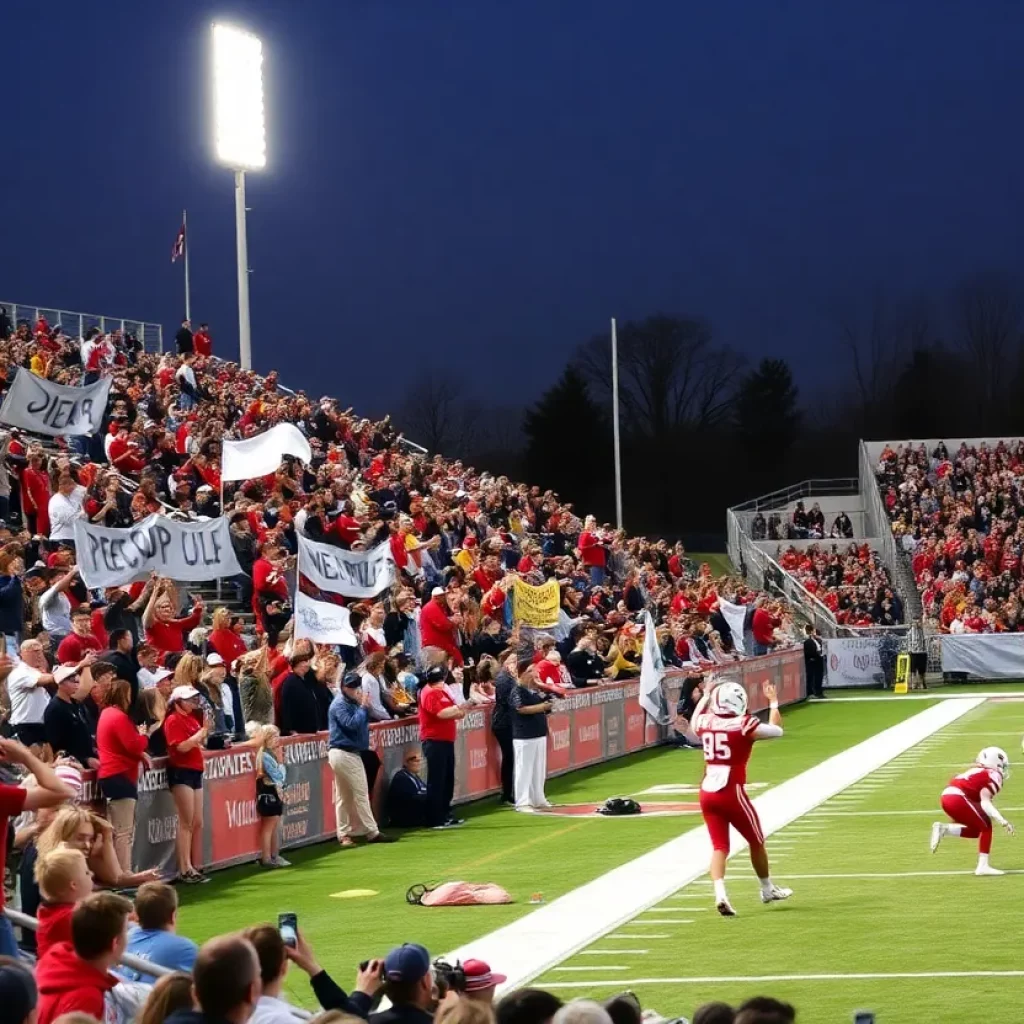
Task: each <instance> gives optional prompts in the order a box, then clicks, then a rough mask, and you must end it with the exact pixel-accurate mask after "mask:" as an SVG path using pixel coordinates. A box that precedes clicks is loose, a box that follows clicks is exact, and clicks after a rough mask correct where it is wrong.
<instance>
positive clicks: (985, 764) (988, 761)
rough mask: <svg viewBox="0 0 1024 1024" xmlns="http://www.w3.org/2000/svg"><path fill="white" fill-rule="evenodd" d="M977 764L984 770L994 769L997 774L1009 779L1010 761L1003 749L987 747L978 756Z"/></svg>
mask: <svg viewBox="0 0 1024 1024" xmlns="http://www.w3.org/2000/svg"><path fill="white" fill-rule="evenodd" d="M975 764H977V765H980V766H981V767H982V768H994V769H995V770H996V771H997V772H1002V774H1003V778H1004V779H1005V778H1008V777H1009V774H1010V759H1009V758H1008V757H1007V756H1006V751H1005V750H1003V748H1002V747H986V748H985V749H984V750H983V751H982V752H981V753H980V754H979V755H978V758H977V760H976V761H975Z"/></svg>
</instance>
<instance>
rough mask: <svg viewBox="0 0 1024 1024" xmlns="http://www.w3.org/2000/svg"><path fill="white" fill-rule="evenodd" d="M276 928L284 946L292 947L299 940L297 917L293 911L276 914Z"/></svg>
mask: <svg viewBox="0 0 1024 1024" xmlns="http://www.w3.org/2000/svg"><path fill="white" fill-rule="evenodd" d="M277 930H278V931H279V932H280V933H281V939H282V941H283V942H284V944H285V945H286V946H289V947H290V948H291V949H294V948H295V947H296V945H297V944H298V941H299V919H298V917H297V916H296V915H295V914H294V913H290V912H289V913H285V914H278V915H277Z"/></svg>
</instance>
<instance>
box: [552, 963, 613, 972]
mask: <svg viewBox="0 0 1024 1024" xmlns="http://www.w3.org/2000/svg"><path fill="white" fill-rule="evenodd" d="M625 969H626V968H625V967H617V966H612V965H611V964H605V965H604V967H556V968H554V970H556V971H563V972H565V973H568V972H570V971H624V970H625Z"/></svg>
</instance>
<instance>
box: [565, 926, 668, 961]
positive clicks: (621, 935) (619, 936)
mask: <svg viewBox="0 0 1024 1024" xmlns="http://www.w3.org/2000/svg"><path fill="white" fill-rule="evenodd" d="M608 938H609V939H643V940H644V942H646V941H647V940H648V939H674V938H676V936H675V935H627V934H626V933H625V932H616V933H615V934H614V935H609V936H608ZM556 970H557V968H556Z"/></svg>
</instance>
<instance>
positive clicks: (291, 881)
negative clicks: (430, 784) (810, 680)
mask: <svg viewBox="0 0 1024 1024" xmlns="http://www.w3.org/2000/svg"><path fill="white" fill-rule="evenodd" d="M927 706H928V702H925V701H906V702H900V701H898V700H891V701H884V702H874V703H863V704H861V703H857V704H852V703H851V704H841V703H836V704H833V705H829V704H827V703H824V704H818V705H810V706H803V707H799V708H796V709H794V710H792V711H790V712H788V713H787V714H786V727H787V736H786V739H785V741H784V742H779V743H776V744H764V745H763V748H762V749H760V750H758V751H757V754H756V758H755V762H754V766H753V772H752V775H751V780H752V781H756V782H760V783H765V784H771V785H774V784H776V783H779V782H782V781H784V780H785V779H787V778H791V777H792V776H794V775H797V774H799V773H800V772H802V771H805V770H806V769H808V768H811V767H813V766H814V765H815V764H817V763H819V762H820V761H822V760H823V759H825V758H826V757H829V756H831V755H832V754H834V753H837V752H839V751H841V750H844V749H845V748H847V747H849V746H851V745H853V744H855V743H858V742H860V741H861V740H863V739H866V738H867V737H869V736H871V735H873V734H875V733H877V732H879V731H880V730H882V729H884V728H887V727H888V726H890V725H893V724H895V723H896V722H898V721H901V720H903V719H905V718H908V717H910V716H911V715H914V714H917V713H918V712H919V711H921V710H923V709H924V708H925V707H927ZM701 766H702V760H701V758H700V755H699V753H698V752H696V751H684V750H675V749H660V750H656V751H649V752H645V753H643V754H638V755H633V756H631V757H629V758H624V759H622V760H619V761H615V762H612V763H611V764H608V765H605V766H602V767H597V768H593V769H588V770H584V771H581V772H577V773H575V774H573V775H568V776H564V777H562V778H560V779H554V780H551V782H550V783H549V786H548V795H549V796H550V798H551V799H552V800H554V801H555V802H562V803H572V802H581V801H586V800H594V801H599V800H604V799H606V798H607V797H609V796H615V795H621V794H633V793H640V792H641V791H643V790H645V789H647V788H648V787H650V786H654V785H659V784H670V783H687V784H694V783H697V782H698V781H699V780H700V776H701ZM758 791H759V790H758ZM758 791H755V792H758ZM670 799H671V798H670ZM675 799H679V798H678V797H676V798H675ZM466 815H467V817H468V818H469V821H468V822H467V824H466V825H465V826H464V827H463V828H462V829H460V830H458V831H453V832H429V831H421V832H412V833H407V834H405V835H404V836H403V837H402V839H401V841H400V842H398V843H395V844H394V845H393V846H388V847H356V848H353V849H349V850H344V851H343V850H339V849H338V848H337V847H336V846H334V845H333V844H322V845H320V846H315V847H307V848H306V849H303V850H297V851H293V852H291V853H289V854H288V857H289V859H290V860H292V861H293V865H294V866H293V867H292V868H290V869H287V870H281V871H277V872H273V873H264V872H261V871H259V870H258V869H256V868H255V867H243V868H236V869H233V870H230V871H224V872H220V873H218V874H217V875H215V876H214V879H213V881H212V882H211V883H210V884H209V885H205V886H202V887H201V888H198V889H187V890H184V891H182V893H181V897H182V903H183V905H182V910H181V914H180V927H181V930H182V931H183V932H184V933H185V934H187V935H190V936H192V937H193V938H195V939H197V940H199V941H202V940H203V939H206V938H209V937H210V936H212V935H216V934H219V933H223V932H225V931H229V930H233V929H238V928H242V927H244V926H246V925H249V924H254V923H257V922H259V921H274V920H276V916H277V914H278V912H280V911H284V910H292V911H295V912H296V913H297V914H298V916H299V923H300V927H301V928H302V929H303V931H304V932H305V933H306V934H307V936H308V937H309V939H310V940H311V941H312V943H313V945H314V948H315V949H316V952H317V954H318V956H319V957H320V959H321V962H322V963H323V964H324V966H325V967H327V968H328V970H330V971H331V972H332V973H334V974H335V975H336V977H337V978H338V979H339V981H341V980H346V981H347V980H350V979H349V975H350V974H351V973H353V965H354V964H356V963H358V962H359V961H360V960H362V959H364V958H365V957H367V956H372V955H376V954H380V953H382V952H384V951H386V950H387V949H388V948H390V947H391V946H394V945H397V944H399V943H401V942H403V941H409V940H415V941H419V942H422V943H424V944H425V945H426V946H427V947H428V948H429V949H430V950H431V951H432V952H434V953H442V952H444V951H446V950H448V949H454V948H455V947H456V946H459V945H461V944H463V943H466V942H469V941H470V940H472V939H473V938H474V937H477V936H481V935H484V934H487V933H488V932H490V931H493V930H494V929H495V928H498V927H501V926H502V925H504V924H507V923H509V922H510V921H512V920H514V919H516V918H517V917H519V916H521V915H523V914H525V913H528V912H529V911H530V910H531V907H530V905H529V904H528V902H527V901H528V900H529V898H530V895H531V894H532V893H533V892H536V891H540V892H543V894H544V898H545V899H546V900H547V901H549V902H550V900H552V899H553V898H555V897H556V896H559V895H562V894H563V893H565V892H568V891H569V890H570V889H573V888H576V887H577V886H579V885H582V884H583V883H585V882H588V881H590V880H591V879H593V878H595V877H597V876H598V875H600V874H602V873H604V872H605V871H608V870H610V869H611V868H613V867H616V866H617V865H619V864H622V863H624V862H625V861H628V860H630V859H632V858H634V857H636V856H638V855H640V854H642V853H645V852H647V851H648V850H651V849H653V848H654V847H656V846H658V845H660V844H661V843H664V842H666V841H667V840H669V839H671V838H673V837H675V836H677V835H679V834H680V833H682V832H684V831H686V830H688V829H690V828H695V827H698V826H699V825H700V819H699V816H697V815H688V816H679V817H651V818H642V817H641V818H637V819H631V820H629V821H622V820H617V821H608V820H604V819H595V818H583V819H578V820H573V819H569V818H557V817H554V818H549V817H543V816H539V815H536V816H534V815H521V814H516V813H515V812H514V811H510V810H507V809H500V808H498V807H496V806H495V805H494V804H493V803H492V802H491V801H487V802H481V803H478V804H475V805H472V806H470V807H468V808H466ZM451 879H465V880H468V881H494V882H498V883H499V884H501V885H503V886H505V887H506V888H507V889H508V890H509V892H510V893H511V894H512V895H513V897H514V898H515V900H516V902H515V903H514V904H512V905H510V906H498V907H460V908H438V909H424V908H422V907H412V906H409V905H408V904H407V903H406V902H405V892H406V889H407V888H408V887H409V886H410V885H412V884H413V883H416V882H428V883H437V882H440V881H445V880H451ZM350 889H372V890H374V891H375V892H376V895H374V896H369V897H358V898H350V899H348V898H339V897H336V896H334V895H333V894H335V893H339V892H344V891H346V890H350ZM737 892H739V890H737ZM684 942H685V939H684ZM493 966H495V968H496V969H497V968H498V965H493ZM630 976H631V977H632V976H633V975H632V973H630ZM562 980H564V978H563V979H562ZM288 991H289V996H290V997H291V998H292V999H294V1000H295V1001H296V1002H298V1003H301V1004H303V1005H310V1001H311V995H310V992H309V987H308V985H307V984H306V983H305V980H304V978H303V977H302V976H300V975H298V974H292V975H290V976H289V979H288ZM659 996H660V998H659V1003H661V1004H665V1005H667V1003H666V1002H665V998H664V995H663V994H660V993H659ZM672 998H675V994H673V996H672Z"/></svg>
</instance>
